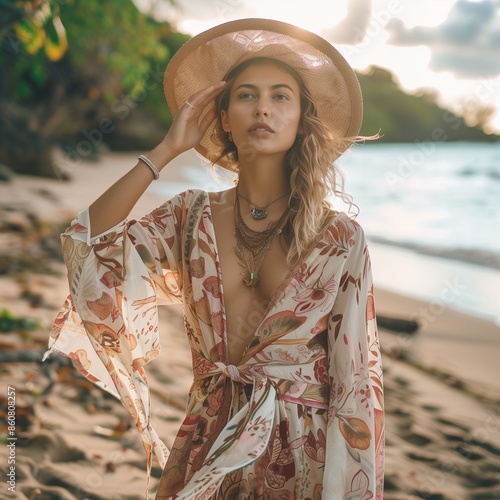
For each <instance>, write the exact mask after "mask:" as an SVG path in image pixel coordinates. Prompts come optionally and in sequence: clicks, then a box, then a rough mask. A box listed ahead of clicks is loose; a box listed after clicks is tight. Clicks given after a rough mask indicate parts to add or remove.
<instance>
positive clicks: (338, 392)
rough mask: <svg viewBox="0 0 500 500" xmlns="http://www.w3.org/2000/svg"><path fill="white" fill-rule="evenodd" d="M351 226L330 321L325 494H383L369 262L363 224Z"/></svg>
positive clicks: (335, 499) (343, 499)
mask: <svg viewBox="0 0 500 500" xmlns="http://www.w3.org/2000/svg"><path fill="white" fill-rule="evenodd" d="M349 228H350V230H351V231H352V232H351V234H350V235H349V237H348V238H347V239H348V241H349V244H348V252H347V255H346V258H345V264H344V267H343V269H342V272H341V277H340V280H339V287H338V295H337V297H336V299H335V303H334V305H333V308H332V311H331V314H330V317H329V322H328V358H329V380H330V388H331V392H330V402H329V411H328V423H327V444H326V462H325V474H324V483H323V496H324V498H328V499H330V500H355V499H356V500H358V499H359V500H368V499H373V498H376V499H380V500H381V499H382V496H383V476H384V403H383V386H382V366H381V359H380V345H379V339H378V333H377V324H376V317H375V305H374V299H373V282H372V274H371V263H370V256H369V253H368V248H367V245H366V240H365V237H364V233H363V230H362V228H361V227H360V226H359V224H358V223H356V222H355V221H350V223H349Z"/></svg>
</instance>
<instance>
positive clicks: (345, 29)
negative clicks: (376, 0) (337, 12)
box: [328, 0, 372, 44]
mask: <svg viewBox="0 0 500 500" xmlns="http://www.w3.org/2000/svg"><path fill="white" fill-rule="evenodd" d="M371 15H372V6H371V0H350V2H349V4H348V6H347V15H346V17H344V19H342V21H340V23H339V24H337V26H335V27H334V28H332V29H331V30H329V32H328V39H329V40H330V41H331V42H333V43H340V44H358V43H360V42H361V41H362V40H363V38H364V37H365V33H366V29H367V28H368V25H369V24H370V18H371Z"/></svg>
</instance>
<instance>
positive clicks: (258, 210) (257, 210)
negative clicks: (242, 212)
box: [236, 187, 290, 220]
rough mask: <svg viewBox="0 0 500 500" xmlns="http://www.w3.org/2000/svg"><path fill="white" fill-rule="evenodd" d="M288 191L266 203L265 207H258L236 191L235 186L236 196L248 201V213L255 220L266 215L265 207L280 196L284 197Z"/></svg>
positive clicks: (287, 194)
mask: <svg viewBox="0 0 500 500" xmlns="http://www.w3.org/2000/svg"><path fill="white" fill-rule="evenodd" d="M289 194H290V193H286V194H284V195H283V196H280V197H279V198H277V199H276V200H274V201H272V202H271V203H268V204H267V205H266V206H265V207H258V206H256V205H255V203H253V202H252V201H250V200H249V199H248V198H245V197H244V196H243V195H242V194H240V192H239V191H238V187H236V198H238V197H240V198H243V199H244V200H245V201H248V203H250V214H251V215H252V217H253V218H254V219H255V220H262V219H265V218H266V217H267V208H269V207H270V206H271V205H273V204H274V203H276V202H277V201H279V200H281V198H284V197H285V196H289Z"/></svg>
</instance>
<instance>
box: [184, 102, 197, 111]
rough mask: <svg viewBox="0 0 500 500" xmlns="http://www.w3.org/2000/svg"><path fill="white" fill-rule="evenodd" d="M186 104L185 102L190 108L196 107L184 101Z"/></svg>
mask: <svg viewBox="0 0 500 500" xmlns="http://www.w3.org/2000/svg"><path fill="white" fill-rule="evenodd" d="M186 104H187V105H188V106H189V107H190V108H193V109H195V108H196V106H193V105H192V104H191V103H190V102H189V101H186Z"/></svg>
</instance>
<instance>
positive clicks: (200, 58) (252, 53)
mask: <svg viewBox="0 0 500 500" xmlns="http://www.w3.org/2000/svg"><path fill="white" fill-rule="evenodd" d="M255 57H269V58H273V59H278V60H280V61H283V62H284V63H286V64H288V65H289V66H291V67H293V68H294V69H295V70H296V71H297V72H298V73H299V74H300V75H301V77H302V78H303V80H304V83H305V85H306V87H307V89H308V91H309V92H310V94H311V95H312V97H313V99H314V101H315V104H316V108H317V112H318V116H319V118H320V119H321V120H322V121H323V122H324V123H325V124H326V125H327V126H328V127H329V128H330V130H331V131H332V132H333V133H334V134H335V136H336V137H339V138H341V139H343V138H347V137H355V136H357V135H358V134H359V130H360V128H361V122H362V119H363V99H362V95H361V89H360V86H359V82H358V79H357V77H356V74H355V72H354V71H353V69H352V68H351V66H350V65H349V64H348V63H347V61H346V60H345V59H344V57H343V56H342V55H341V54H340V53H339V52H338V51H337V50H336V49H335V48H334V47H333V46H332V45H331V44H330V43H329V42H327V41H326V40H325V39H323V38H321V37H320V36H318V35H316V34H315V33H312V32H310V31H306V30H303V29H301V28H298V27H296V26H293V25H291V24H288V23H283V22H281V21H275V20H272V19H239V20H236V21H230V22H227V23H224V24H220V25H218V26H215V27H214V28H211V29H209V30H207V31H204V32H203V33H200V34H199V35H196V36H195V37H193V38H191V39H190V40H188V41H187V42H186V43H185V44H184V45H183V46H182V47H181V48H180V49H179V50H178V51H177V52H176V53H175V54H174V56H173V57H172V59H171V60H170V62H169V64H168V66H167V69H166V71H165V76H164V91H165V96H166V99H167V102H168V106H169V108H170V111H171V113H172V115H173V116H174V118H175V116H177V113H178V112H179V110H180V108H181V107H182V106H183V105H184V104H185V102H186V101H187V100H188V99H189V98H190V97H191V96H192V95H193V94H194V93H196V92H198V91H199V90H201V89H203V88H206V87H209V86H210V85H213V84H215V83H218V82H220V81H222V80H223V78H224V77H225V75H227V73H228V72H229V71H230V70H231V69H232V68H234V67H235V66H237V65H238V64H240V63H241V62H243V61H245V60H247V59H252V58H255ZM214 125H215V121H214V122H213V123H212V124H210V126H209V127H208V129H207V132H206V133H205V135H204V136H203V138H202V140H201V141H200V143H199V144H198V145H197V146H196V147H195V149H196V151H198V152H199V153H200V154H201V155H202V156H204V157H205V158H207V159H208V160H210V161H214V160H215V159H216V158H215V151H216V150H217V147H216V145H215V144H214V143H213V142H212V140H211V135H212V132H213V127H214ZM218 164H219V165H220V166H222V167H225V168H228V169H231V170H232V165H231V162H230V161H229V160H227V161H225V160H224V159H222V160H221V161H219V162H218Z"/></svg>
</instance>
